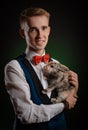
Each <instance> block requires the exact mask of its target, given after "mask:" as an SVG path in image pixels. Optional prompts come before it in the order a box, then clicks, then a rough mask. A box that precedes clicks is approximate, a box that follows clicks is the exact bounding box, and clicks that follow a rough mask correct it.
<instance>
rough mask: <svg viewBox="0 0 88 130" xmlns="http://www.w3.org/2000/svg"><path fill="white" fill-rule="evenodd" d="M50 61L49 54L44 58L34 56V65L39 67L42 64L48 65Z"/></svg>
mask: <svg viewBox="0 0 88 130" xmlns="http://www.w3.org/2000/svg"><path fill="white" fill-rule="evenodd" d="M49 59H50V56H49V54H45V55H44V56H33V59H32V61H33V64H34V65H37V64H39V63H40V62H44V63H48V62H49Z"/></svg>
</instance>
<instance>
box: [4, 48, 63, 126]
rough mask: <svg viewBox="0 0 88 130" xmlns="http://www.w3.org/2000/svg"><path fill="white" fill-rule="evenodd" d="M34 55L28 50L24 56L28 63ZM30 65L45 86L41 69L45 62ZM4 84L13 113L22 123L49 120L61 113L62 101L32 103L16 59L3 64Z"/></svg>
mask: <svg viewBox="0 0 88 130" xmlns="http://www.w3.org/2000/svg"><path fill="white" fill-rule="evenodd" d="M44 53H45V52H44ZM34 55H35V53H34V52H32V51H30V50H27V51H26V58H27V60H28V61H29V62H30V63H31V59H32V56H34ZM43 55H44V54H43ZM31 65H32V66H33V68H34V70H35V72H36V73H37V75H38V77H39V79H40V81H41V83H42V85H43V87H44V88H47V87H48V84H47V81H46V80H45V79H44V77H43V74H42V71H41V69H42V67H43V66H44V65H45V64H44V63H43V62H41V63H39V64H38V65H36V66H35V65H33V64H32V63H31ZM5 85H6V89H7V92H8V94H9V95H10V99H11V102H12V105H13V107H14V111H15V114H16V115H17V116H18V118H19V119H20V121H21V122H22V123H23V124H29V123H39V122H44V121H49V120H50V119H51V118H52V117H54V116H55V115H57V114H59V113H61V112H62V111H63V109H64V104H63V103H57V104H51V105H44V104H41V105H36V104H34V103H33V101H32V100H31V93H30V86H29V84H28V83H27V81H26V78H25V76H24V72H23V70H22V68H21V67H20V65H19V63H18V61H17V60H11V61H10V62H9V63H8V64H7V65H6V66H5ZM50 94H51V93H48V96H49V97H50Z"/></svg>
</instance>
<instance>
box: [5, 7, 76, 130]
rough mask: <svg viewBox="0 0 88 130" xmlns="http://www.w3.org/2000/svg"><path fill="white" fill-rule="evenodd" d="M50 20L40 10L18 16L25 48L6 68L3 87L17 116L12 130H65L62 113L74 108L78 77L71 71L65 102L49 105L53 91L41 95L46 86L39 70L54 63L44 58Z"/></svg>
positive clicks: (26, 10)
mask: <svg viewBox="0 0 88 130" xmlns="http://www.w3.org/2000/svg"><path fill="white" fill-rule="evenodd" d="M49 18H50V14H49V13H48V12H47V11H46V10H44V9H41V8H27V9H25V10H24V11H22V12H21V14H20V17H19V21H20V35H21V36H22V38H24V39H25V41H26V44H27V48H26V51H25V54H23V55H21V56H19V57H17V58H16V59H13V60H12V61H10V62H9V63H8V64H7V65H6V66H5V85H6V88H7V92H8V93H9V95H10V98H11V102H12V104H13V107H14V111H15V115H16V119H15V123H14V130H35V129H37V130H54V129H55V130H66V129H67V128H66V121H65V118H64V114H63V110H64V109H65V108H67V109H71V108H73V107H74V105H75V103H76V101H77V98H76V97H75V96H74V95H75V93H76V92H77V90H78V78H77V77H78V76H77V74H76V73H75V72H73V71H69V72H68V75H69V82H70V83H71V84H72V85H73V86H74V87H75V91H73V92H72V93H70V95H69V96H68V98H67V99H66V101H65V102H62V103H57V104H52V103H51V101H50V98H51V97H54V96H55V91H53V92H52V93H48V94H47V95H46V94H43V93H42V89H43V88H47V87H48V83H47V81H46V80H45V79H44V77H43V74H42V67H43V66H44V65H46V62H49V61H50V60H52V61H55V59H52V58H50V56H49V55H48V54H46V55H45V47H46V45H47V43H48V38H49V34H50V26H49ZM36 55H37V57H36ZM44 55H45V57H44ZM38 56H40V57H38ZM41 56H43V57H42V58H41ZM48 58H49V59H48ZM40 59H45V62H40V61H39V60H40ZM57 62H58V61H57Z"/></svg>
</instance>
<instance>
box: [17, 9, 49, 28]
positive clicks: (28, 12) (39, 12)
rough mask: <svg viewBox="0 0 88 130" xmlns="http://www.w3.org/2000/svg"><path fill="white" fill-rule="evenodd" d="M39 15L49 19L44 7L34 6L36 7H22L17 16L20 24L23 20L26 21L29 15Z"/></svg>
mask: <svg viewBox="0 0 88 130" xmlns="http://www.w3.org/2000/svg"><path fill="white" fill-rule="evenodd" d="M41 15H45V16H46V17H47V18H48V19H50V13H49V12H48V11H46V10H45V9H42V8H36V7H31V8H27V9H24V10H23V11H22V12H21V13H20V16H19V23H20V26H21V25H22V24H23V23H24V22H26V21H27V19H28V18H29V17H32V16H41Z"/></svg>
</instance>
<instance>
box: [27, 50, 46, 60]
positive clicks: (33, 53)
mask: <svg viewBox="0 0 88 130" xmlns="http://www.w3.org/2000/svg"><path fill="white" fill-rule="evenodd" d="M25 53H26V59H27V60H28V61H31V60H32V57H33V56H35V55H39V54H38V53H36V52H34V51H31V50H30V49H28V48H27V49H26V51H25ZM43 55H45V50H44V52H43V54H42V56H43ZM39 56H40V55H39Z"/></svg>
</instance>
